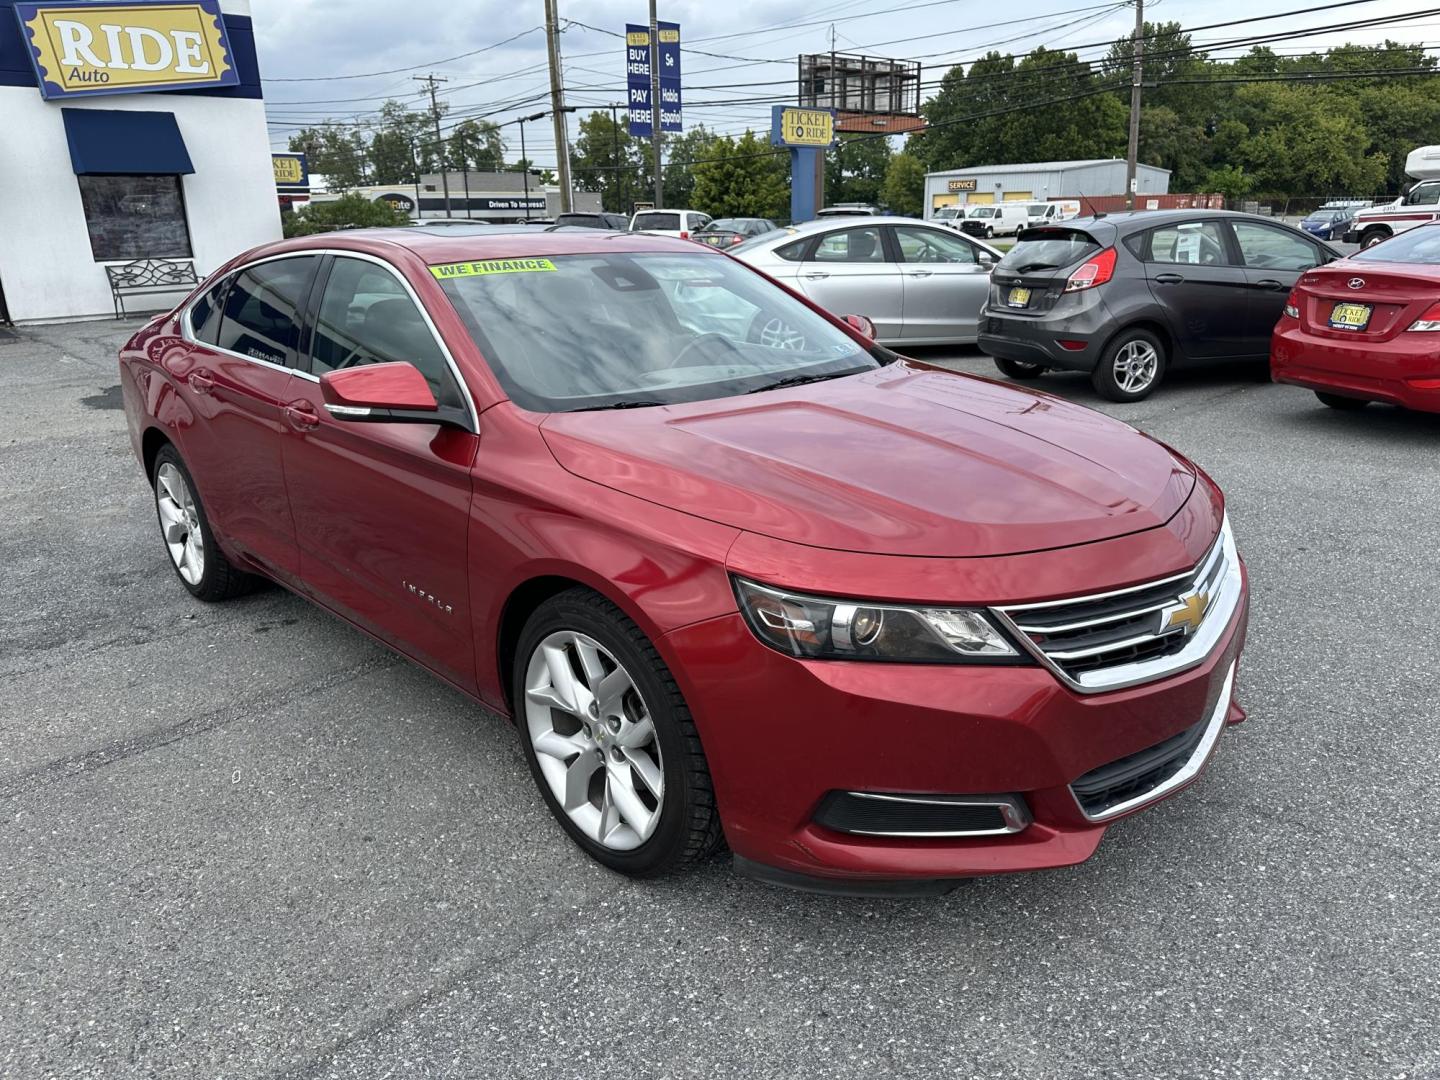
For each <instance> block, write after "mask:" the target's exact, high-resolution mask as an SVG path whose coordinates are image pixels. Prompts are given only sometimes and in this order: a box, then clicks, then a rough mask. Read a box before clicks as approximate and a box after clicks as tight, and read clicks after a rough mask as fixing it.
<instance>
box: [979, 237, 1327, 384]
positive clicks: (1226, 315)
mask: <svg viewBox="0 0 1440 1080" xmlns="http://www.w3.org/2000/svg"><path fill="white" fill-rule="evenodd" d="M1339 257H1340V254H1339V252H1337V251H1336V250H1335V249H1333V248H1331V247H1330V246H1329V245H1327V244H1324V243H1321V242H1319V241H1317V240H1315V239H1313V238H1311V237H1309V236H1306V235H1305V234H1304V233H1302V232H1300V231H1299V230H1297V229H1292V228H1290V227H1289V226H1287V225H1281V224H1279V223H1277V222H1274V221H1269V220H1267V219H1265V218H1261V217H1256V216H1254V215H1251V214H1239V213H1231V212H1228V211H1224V210H1150V211H1141V212H1138V213H1127V214H1111V215H1104V216H1101V217H1096V218H1084V219H1078V220H1075V221H1066V222H1063V223H1061V224H1058V225H1049V226H1043V227H1040V228H1035V229H1028V230H1026V231H1025V232H1024V233H1022V234H1021V236H1020V239H1019V241H1018V242H1017V243H1016V244H1015V246H1014V247H1013V248H1011V249H1010V251H1009V252H1008V253H1007V254H1006V255H1005V257H1004V258H1003V259H1001V260H1000V262H999V264H998V265H997V266H996V267H995V271H994V274H993V275H992V277H991V285H990V297H989V300H988V301H987V303H986V305H985V309H984V311H982V312H981V317H980V335H979V345H980V348H981V349H983V350H984V351H985V352H987V353H989V354H990V355H991V356H993V357H994V358H995V363H996V365H997V366H998V367H999V368H1000V370H1001V371H1002V372H1004V373H1005V374H1006V375H1009V376H1010V377H1011V378H1016V379H1032V378H1035V377H1036V376H1039V375H1042V374H1043V373H1044V372H1045V371H1047V370H1050V369H1054V368H1059V369H1065V370H1071V371H1087V372H1090V373H1091V380H1092V381H1093V382H1094V384H1095V389H1096V391H1097V392H1098V393H1100V394H1101V395H1102V396H1103V397H1106V398H1109V399H1110V400H1111V401H1139V400H1140V399H1141V398H1143V397H1146V396H1148V395H1149V394H1150V392H1151V391H1153V390H1154V389H1155V387H1156V386H1158V385H1159V384H1160V380H1161V379H1162V378H1164V376H1165V371H1166V368H1167V367H1168V366H1169V365H1170V363H1172V362H1188V361H1193V360H1201V361H1203V360H1214V359H1238V360H1255V361H1257V362H1258V361H1264V360H1267V359H1268V357H1269V352H1270V331H1271V330H1272V329H1274V326H1275V323H1276V322H1277V321H1279V318H1280V313H1281V310H1282V309H1283V307H1284V306H1285V297H1286V295H1287V294H1288V293H1289V291H1290V289H1291V288H1292V287H1293V286H1294V285H1295V283H1296V281H1297V280H1298V279H1299V277H1300V275H1301V274H1302V273H1304V272H1305V271H1306V270H1308V269H1310V268H1311V267H1313V266H1318V265H1320V264H1321V263H1327V262H1330V261H1332V260H1334V259H1338V258H1339Z"/></svg>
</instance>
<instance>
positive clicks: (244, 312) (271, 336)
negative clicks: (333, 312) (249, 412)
mask: <svg viewBox="0 0 1440 1080" xmlns="http://www.w3.org/2000/svg"><path fill="white" fill-rule="evenodd" d="M319 262H320V257H319V256H318V255H303V256H297V257H295V258H289V259H275V260H272V261H270V262H265V263H260V264H259V265H258V266H252V267H250V269H248V270H245V271H243V272H242V273H241V274H240V276H239V277H238V278H236V279H235V284H234V285H233V286H231V288H230V292H229V294H228V295H227V296H226V297H225V314H224V317H223V318H222V319H221V321H220V331H219V334H218V335H217V337H216V341H215V344H216V345H218V346H219V347H220V348H222V349H228V350H229V351H230V352H234V353H239V354H240V355H242V356H248V357H251V358H252V359H255V360H263V361H264V362H265V363H267V364H277V365H279V366H281V367H284V366H287V365H293V364H294V362H295V347H296V346H297V345H298V344H299V341H300V316H301V310H302V308H303V307H304V305H305V298H306V296H307V294H308V293H309V291H310V279H311V277H312V275H313V274H314V273H315V267H316V265H317V264H318V263H319Z"/></svg>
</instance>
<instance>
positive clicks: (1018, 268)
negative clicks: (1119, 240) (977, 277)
mask: <svg viewBox="0 0 1440 1080" xmlns="http://www.w3.org/2000/svg"><path fill="white" fill-rule="evenodd" d="M1099 250H1100V245H1099V244H1097V243H1096V242H1095V238H1094V237H1093V236H1091V235H1090V234H1089V233H1084V232H1080V231H1079V230H1078V229H1030V230H1027V231H1026V232H1024V233H1021V235H1020V239H1019V241H1017V242H1016V244H1015V246H1014V247H1013V248H1011V249H1010V250H1009V251H1007V252H1006V253H1005V257H1004V258H1002V259H1001V260H1000V263H999V265H998V266H997V269H1000V270H1011V271H1014V272H1015V273H1017V274H1026V273H1029V272H1031V271H1033V270H1058V269H1059V268H1060V267H1062V266H1070V265H1071V264H1072V263H1077V262H1079V261H1080V260H1081V259H1083V258H1085V257H1086V256H1088V255H1093V254H1094V253H1095V252H1097V251H1099Z"/></svg>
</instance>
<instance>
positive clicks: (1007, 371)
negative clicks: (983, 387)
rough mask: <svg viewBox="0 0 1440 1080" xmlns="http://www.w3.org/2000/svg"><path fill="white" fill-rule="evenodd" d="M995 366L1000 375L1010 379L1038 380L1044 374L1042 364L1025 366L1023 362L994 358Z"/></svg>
mask: <svg viewBox="0 0 1440 1080" xmlns="http://www.w3.org/2000/svg"><path fill="white" fill-rule="evenodd" d="M995 366H996V367H997V368H999V369H1000V374H1002V375H1005V376H1008V377H1009V378H1011V379H1038V378H1039V377H1040V376H1041V375H1044V374H1045V370H1046V369H1045V367H1044V365H1043V364H1027V363H1026V362H1025V361H1024V360H1003V359H1001V358H1000V357H998V356H997V357H995Z"/></svg>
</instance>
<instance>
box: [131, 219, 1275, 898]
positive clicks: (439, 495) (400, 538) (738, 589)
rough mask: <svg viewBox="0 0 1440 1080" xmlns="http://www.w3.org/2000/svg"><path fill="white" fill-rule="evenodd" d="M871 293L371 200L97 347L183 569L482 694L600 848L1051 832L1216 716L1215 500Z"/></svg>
mask: <svg viewBox="0 0 1440 1080" xmlns="http://www.w3.org/2000/svg"><path fill="white" fill-rule="evenodd" d="M867 327H868V324H867V321H866V320H865V319H864V318H862V317H849V318H844V319H842V318H836V317H833V316H831V315H829V314H826V313H825V312H823V311H820V310H819V309H817V308H816V307H815V306H814V305H812V304H810V303H808V302H807V301H806V300H805V299H804V298H802V297H799V296H797V295H795V294H794V293H792V292H790V291H788V290H786V289H785V288H783V287H781V286H779V285H777V284H775V283H774V282H772V281H771V280H770V279H768V278H766V277H765V276H764V275H762V274H760V273H759V272H757V271H755V270H752V269H750V268H749V267H746V266H744V265H742V264H741V263H739V262H737V261H735V260H733V259H731V258H730V257H729V256H727V255H724V254H722V253H720V252H718V251H713V250H709V249H705V248H702V247H700V246H698V245H695V244H690V243H687V242H685V241H679V240H671V239H668V238H665V237H658V236H647V235H626V234H611V233H605V232H599V231H584V232H580V231H577V232H541V233H537V232H535V231H533V230H524V231H519V230H513V229H506V228H503V227H484V226H476V227H473V228H472V227H450V228H445V229H424V230H420V229H414V230H405V229H400V230H383V231H376V232H350V233H342V234H335V235H331V236H324V237H312V238H308V239H304V240H297V241H287V242H284V243H280V244H274V245H271V246H268V247H264V248H261V249H258V250H255V251H251V252H249V253H247V254H245V255H243V256H241V257H239V258H237V259H235V260H233V261H232V262H231V263H230V264H229V265H227V266H225V267H223V268H222V269H221V270H220V271H218V272H217V273H216V274H215V275H214V276H213V277H212V278H211V279H210V280H208V281H207V282H206V283H205V284H204V285H203V286H201V287H200V288H199V289H198V290H197V291H196V292H195V293H194V294H193V295H192V296H191V297H190V298H189V299H188V300H187V301H186V302H185V303H184V304H183V305H181V307H180V308H179V309H178V310H176V311H175V312H173V313H171V314H169V315H166V316H163V317H161V318H158V319H156V320H155V321H153V322H151V323H150V324H149V325H148V326H146V327H145V328H144V329H143V330H141V331H140V332H139V333H137V334H136V335H135V337H134V338H133V339H132V340H131V341H130V342H129V343H128V344H127V345H126V346H125V348H124V350H123V352H122V354H121V357H120V364H121V370H122V381H123V387H124V397H125V407H126V415H127V417H128V420H129V424H130V432H131V435H132V437H133V440H134V445H135V451H136V453H137V455H138V456H139V458H140V461H141V462H142V463H143V465H144V468H145V475H146V476H147V478H148V479H149V480H150V482H151V483H152V485H153V487H154V492H155V502H156V507H157V510H158V514H159V524H160V531H161V535H162V539H163V541H164V544H165V548H166V550H167V551H168V553H169V556H170V559H171V561H172V562H173V564H174V567H175V570H176V572H177V573H178V575H179V577H180V580H181V582H182V583H183V584H184V586H185V588H187V589H188V590H189V591H190V592H191V593H192V594H193V595H194V596H196V597H198V598H199V599H201V600H206V601H214V600H222V599H225V598H227V597H230V596H234V595H236V594H238V593H240V592H242V591H244V590H245V589H247V588H249V587H251V586H252V585H253V584H254V583H255V582H256V581H257V580H259V579H262V578H265V579H271V580H274V581H278V582H280V583H282V584H283V585H285V586H286V587H287V588H290V589H292V590H294V591H295V592H297V593H299V594H301V595H302V596H305V597H308V598H309V599H311V600H313V601H314V602H315V603H317V604H319V605H320V606H322V607H324V608H326V609H327V610H329V611H331V612H333V613H335V614H336V615H338V616H340V617H341V618H343V619H346V620H348V621H349V622H350V623H352V624H353V625H355V626H356V627H358V628H360V629H361V630H363V631H365V632H366V633H369V634H371V635H373V636H374V637H376V638H378V639H380V640H381V641H383V642H385V643H386V644H388V645H390V646H391V647H393V648H394V649H396V650H398V651H400V652H401V653H403V654H405V655H406V656H408V657H410V658H412V659H413V660H415V661H416V662H417V663H419V664H422V665H423V666H424V667H426V668H427V669H429V670H430V671H432V672H434V673H435V674H436V675H438V676H439V677H440V678H442V679H445V680H446V681H447V682H449V683H451V684H452V685H454V686H455V687H457V688H458V689H460V690H462V691H464V692H465V693H466V694H469V695H470V696H472V697H473V698H475V699H476V700H477V701H478V702H480V703H482V704H483V705H484V706H485V707H486V708H488V709H490V710H492V711H494V712H497V713H500V714H502V715H504V716H508V717H511V718H513V720H514V723H515V725H516V727H517V728H518V729H519V732H520V737H521V741H522V743H523V745H524V748H525V753H526V756H527V758H528V760H529V763H530V768H531V771H532V772H533V774H534V777H535V781H536V784H537V786H538V787H539V790H540V794H541V796H542V797H543V799H544V800H545V802H546V803H547V804H548V805H549V807H550V809H551V811H552V812H553V813H554V815H555V817H556V819H557V820H558V821H559V823H560V825H561V826H562V827H563V828H564V829H565V831H566V832H567V833H569V835H570V836H571V837H572V838H573V839H574V841H575V842H576V843H577V844H579V845H580V847H582V848H583V849H584V850H585V851H587V852H588V853H589V854H590V855H591V856H593V857H594V858H595V859H597V860H599V861H600V862H601V863H603V864H605V865H606V866H609V867H612V868H614V869H616V870H619V871H622V872H625V873H628V874H633V875H637V876H644V875H655V874H660V873H663V872H666V871H669V870H672V869H675V868H678V867H681V866H683V865H685V864H688V863H693V862H696V861H697V860H700V859H702V858H704V857H706V856H707V855H708V854H710V853H711V852H713V851H714V850H716V849H717V848H718V847H719V846H720V845H721V844H722V843H724V844H728V846H729V848H730V850H731V851H732V852H733V853H734V856H735V862H736V866H737V867H738V868H739V869H741V870H742V871H744V872H747V873H750V874H752V875H755V876H759V877H762V878H766V879H768V880H771V881H778V882H783V883H787V884H792V885H797V886H801V887H810V888H829V889H836V890H840V891H867V890H891V891H912V892H913V891H930V890H939V889H943V888H946V887H948V886H949V885H950V884H953V882H954V880H955V879H958V878H962V877H967V876H973V875H977V874H989V873H998V872H1003V871H1010V870H1026V869H1034V868H1039V867H1053V866H1062V865H1068V864H1072V863H1077V862H1080V861H1081V860H1083V859H1085V858H1086V857H1088V856H1089V855H1090V854H1091V853H1092V852H1093V851H1094V850H1095V848H1096V845H1097V844H1098V843H1099V842H1100V838H1101V836H1102V834H1103V833H1104V831H1105V829H1106V827H1107V826H1108V825H1109V824H1110V823H1111V822H1113V821H1115V820H1116V819H1118V818H1120V817H1123V816H1125V815H1127V814H1129V813H1131V812H1133V811H1135V810H1138V809H1140V808H1142V807H1145V806H1148V805H1149V804H1151V803H1153V802H1155V801H1157V800H1159V799H1162V798H1164V797H1165V796H1167V795H1169V794H1171V793H1173V792H1175V791H1177V790H1179V789H1180V788H1182V787H1184V786H1185V785H1187V784H1189V783H1190V782H1191V781H1193V780H1194V779H1195V778H1196V776H1197V775H1198V774H1199V773H1200V771H1201V770H1202V769H1203V768H1204V767H1205V765H1206V763H1207V762H1208V761H1209V759H1210V756H1211V754H1212V753H1213V752H1214V750H1215V747H1216V745H1217V743H1218V741H1219V739H1220V735H1221V732H1222V731H1223V730H1224V728H1225V725H1226V723H1227V722H1230V723H1233V722H1235V721H1238V720H1239V719H1241V718H1242V717H1243V715H1244V714H1243V713H1242V712H1241V710H1240V708H1239V707H1238V706H1237V705H1236V704H1235V703H1234V700H1233V694H1234V685H1235V668H1236V663H1237V660H1238V657H1239V653H1240V649H1241V645H1242V643H1243V639H1244V635H1245V620H1246V610H1247V600H1246V578H1245V570H1244V567H1243V565H1242V563H1241V560H1240V558H1239V556H1238V554H1237V553H1236V550H1235V543H1234V540H1233V538H1232V536H1231V533H1230V529H1229V526H1228V523H1227V520H1226V516H1225V511H1224V503H1223V499H1222V497H1221V494H1220V492H1219V490H1218V489H1217V488H1216V487H1215V485H1214V484H1213V483H1212V482H1211V481H1210V479H1209V478H1208V477H1207V476H1206V475H1205V474H1204V473H1203V472H1202V471H1200V469H1198V468H1197V467H1196V466H1195V465H1193V464H1191V463H1190V462H1189V461H1187V460H1185V459H1184V458H1183V457H1181V456H1180V455H1178V454H1176V453H1175V452H1174V451H1172V450H1170V449H1168V448H1167V447H1165V446H1164V445H1162V444H1160V443H1158V442H1155V441H1153V440H1151V439H1149V438H1147V437H1145V436H1143V435H1140V434H1139V433H1137V432H1135V431H1134V430H1132V429H1131V428H1129V427H1126V426H1125V425H1124V424H1121V423H1119V422H1117V421H1115V420H1111V419H1109V418H1107V417H1105V416H1102V415H1100V414H1097V413H1094V412H1091V411H1089V410H1086V409H1083V408H1079V407H1077V406H1075V405H1071V404H1068V403H1066V402H1064V401H1062V400H1059V399H1057V398H1054V397H1050V396H1047V395H1045V394H1038V393H1035V392H1033V391H1029V390H1023V389H1017V388H1014V387H1011V386H1006V385H1000V384H997V383H994V382H990V381H988V380H985V379H978V378H972V377H968V376H963V375H956V374H951V373H948V372H944V371H940V370H936V369H934V368H932V367H928V366H926V365H924V364H920V363H915V362H912V361H909V360H905V359H901V358H899V357H896V356H895V355H894V354H893V353H890V352H888V351H886V350H885V349H882V348H880V347H878V346H876V345H875V344H874V342H873V341H872V340H870V337H869V336H868V334H867V333H866V330H867Z"/></svg>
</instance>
